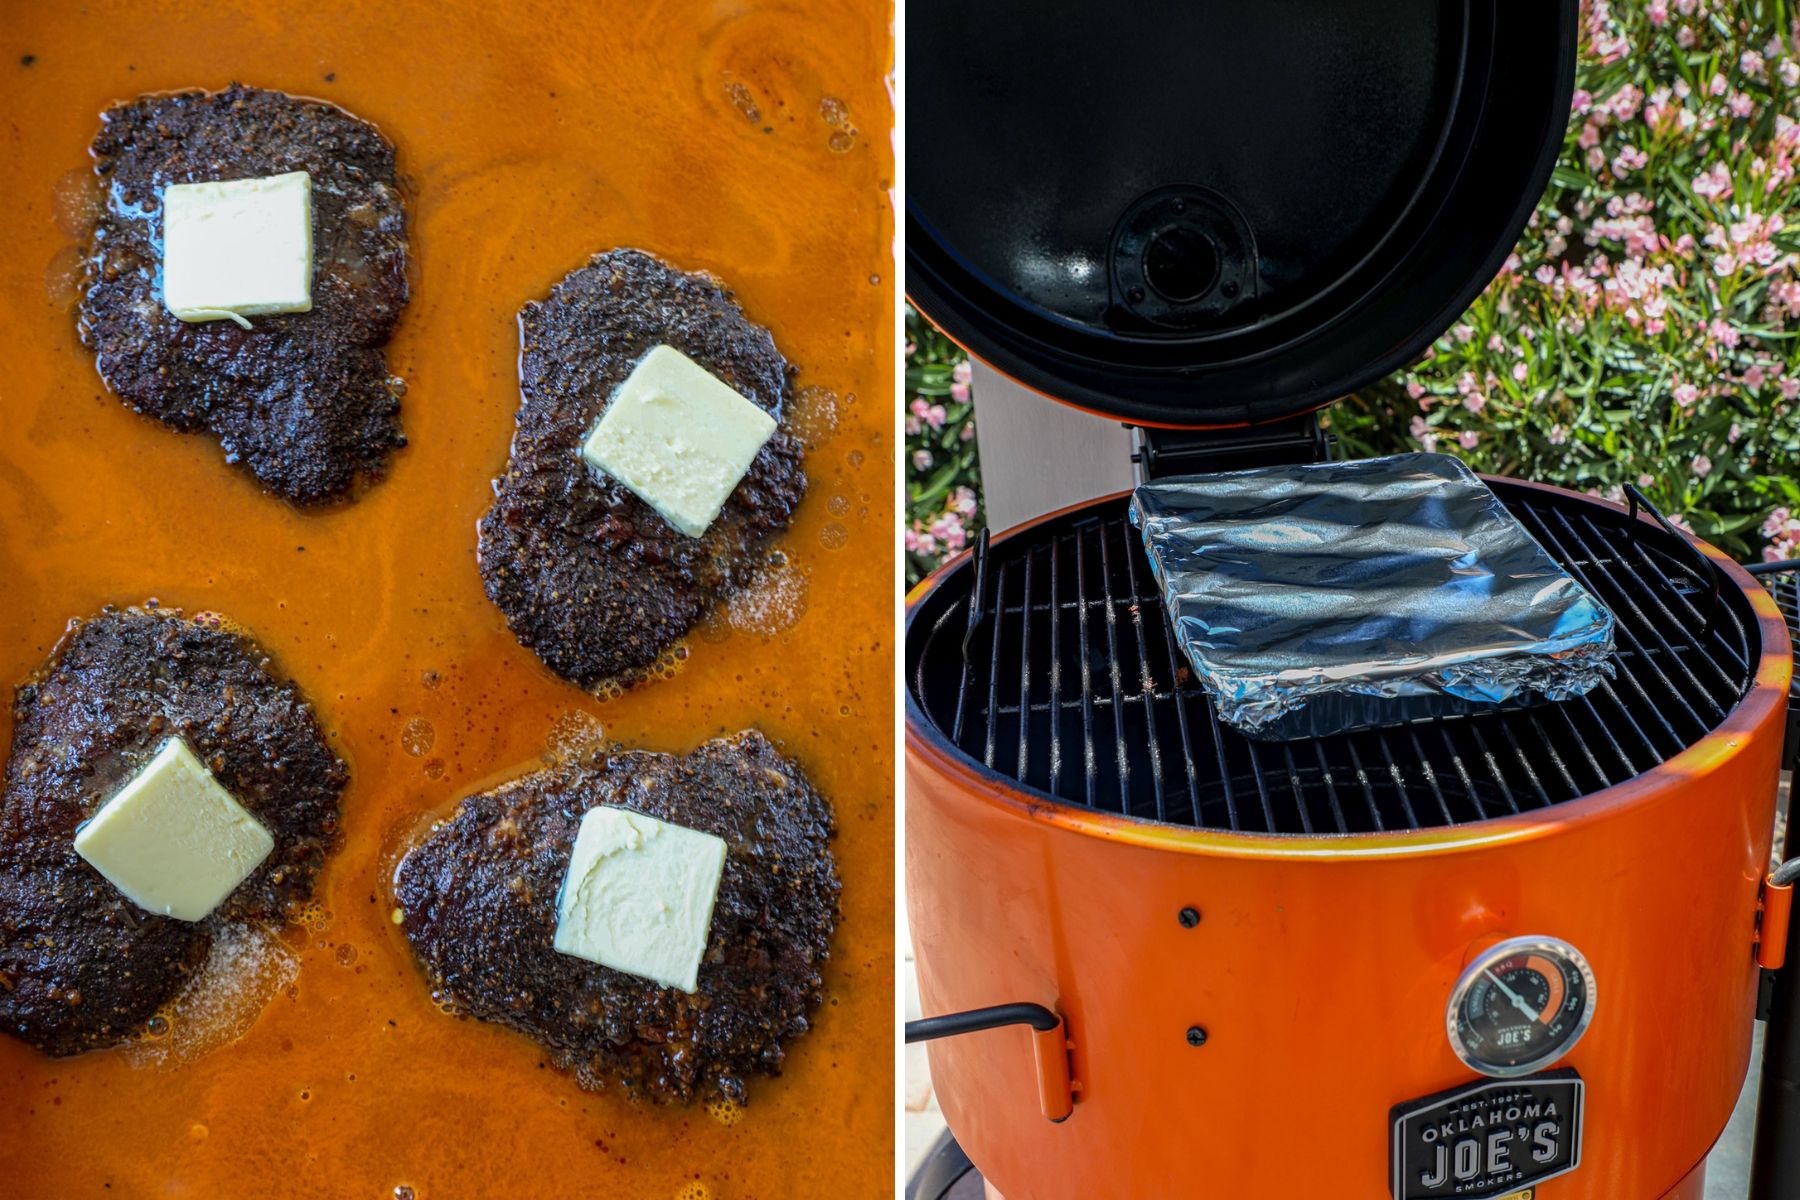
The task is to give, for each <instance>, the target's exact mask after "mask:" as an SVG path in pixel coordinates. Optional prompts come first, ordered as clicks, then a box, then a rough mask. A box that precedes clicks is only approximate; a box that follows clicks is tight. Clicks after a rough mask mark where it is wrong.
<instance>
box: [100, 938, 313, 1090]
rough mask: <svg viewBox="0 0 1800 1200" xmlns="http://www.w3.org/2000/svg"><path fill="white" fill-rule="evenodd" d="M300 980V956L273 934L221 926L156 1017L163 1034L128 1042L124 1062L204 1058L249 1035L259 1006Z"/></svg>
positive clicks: (165, 1063)
mask: <svg viewBox="0 0 1800 1200" xmlns="http://www.w3.org/2000/svg"><path fill="white" fill-rule="evenodd" d="M299 975H300V959H299V956H298V955H296V954H295V953H294V952H293V951H292V950H289V949H288V948H287V947H286V946H285V945H283V944H282V942H281V939H280V938H279V937H278V936H276V934H275V932H274V931H273V930H270V929H265V928H263V927H262V926H258V925H242V924H235V923H234V924H223V923H221V924H220V925H219V927H218V928H217V930H216V931H215V933H214V937H213V944H212V951H211V953H209V954H208V955H207V957H206V962H205V963H204V964H203V965H202V966H201V968H200V970H199V971H198V972H197V973H196V974H195V976H194V978H193V979H192V980H191V981H190V982H189V983H188V985H187V987H186V988H184V989H182V992H181V994H180V995H178V996H176V997H175V999H174V1000H172V1001H170V1003H169V1004H168V1005H167V1006H166V1007H164V1009H163V1010H162V1011H161V1012H159V1013H158V1014H157V1017H160V1018H161V1019H162V1021H163V1022H164V1028H165V1029H166V1032H165V1033H163V1034H162V1035H161V1036H150V1037H140V1038H138V1039H137V1040H136V1041H133V1042H129V1043H127V1044H126V1045H125V1047H124V1049H123V1050H122V1053H123V1054H124V1056H125V1061H127V1062H129V1063H130V1064H131V1065H132V1066H134V1067H139V1068H161V1069H165V1070H166V1069H169V1068H173V1067H179V1066H183V1065H185V1064H187V1063H191V1062H194V1061H196V1060H197V1059H200V1058H203V1057H204V1056H206V1055H208V1054H210V1053H212V1052H213V1051H214V1050H217V1049H219V1048H220V1047H221V1046H226V1045H229V1044H230V1043H232V1042H235V1041H237V1040H238V1039H239V1038H240V1037H242V1036H244V1034H246V1033H248V1032H249V1030H250V1027H251V1026H252V1025H254V1024H256V1018H257V1017H258V1016H259V1015H261V1013H262V1010H263V1007H264V1006H265V1005H267V1004H268V1003H269V1001H271V1000H273V999H274V998H275V996H276V995H277V993H279V992H280V991H281V990H282V989H283V988H287V987H289V986H291V985H292V984H293V982H294V981H295V980H296V979H297V978H299Z"/></svg>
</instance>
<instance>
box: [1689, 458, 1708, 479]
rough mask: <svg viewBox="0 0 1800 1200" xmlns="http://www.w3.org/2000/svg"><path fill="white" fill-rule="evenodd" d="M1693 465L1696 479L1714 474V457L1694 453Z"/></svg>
mask: <svg viewBox="0 0 1800 1200" xmlns="http://www.w3.org/2000/svg"><path fill="white" fill-rule="evenodd" d="M1692 466H1693V468H1694V478H1695V479H1705V478H1706V477H1707V476H1708V475H1710V474H1712V459H1710V458H1708V457H1706V455H1704V454H1696V455H1694V461H1693V464H1692Z"/></svg>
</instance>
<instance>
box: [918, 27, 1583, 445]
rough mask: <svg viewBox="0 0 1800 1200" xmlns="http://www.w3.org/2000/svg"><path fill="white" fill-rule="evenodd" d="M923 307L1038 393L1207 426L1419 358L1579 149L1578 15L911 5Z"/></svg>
mask: <svg viewBox="0 0 1800 1200" xmlns="http://www.w3.org/2000/svg"><path fill="white" fill-rule="evenodd" d="M907 21H908V32H907V71H908V79H907V89H906V91H907V104H906V120H907V162H908V168H907V169H908V182H907V196H906V269H907V280H906V283H907V291H908V293H909V294H910V295H911V296H912V298H913V300H914V302H915V303H916V304H918V306H919V307H920V308H921V309H922V310H923V311H924V312H925V313H926V315H927V316H929V317H930V318H931V319H932V320H933V321H934V322H936V323H937V324H938V325H939V326H940V327H941V328H942V329H943V330H944V331H945V332H946V333H948V334H949V335H950V336H951V337H952V338H954V339H956V340H957V341H958V342H960V343H962V344H963V345H964V346H965V347H966V348H967V349H968V350H970V351H971V352H972V353H974V354H975V355H977V356H978V357H980V358H982V359H984V360H986V361H987V362H989V363H992V364H993V365H994V366H996V367H998V368H999V369H1000V370H1002V371H1004V372H1006V373H1007V374H1009V375H1011V376H1013V377H1014V378H1015V379H1018V380H1019V381H1021V382H1022V383H1025V384H1027V385H1029V386H1031V387H1033V388H1036V389H1038V390H1039V391H1042V392H1045V393H1048V394H1049V395H1051V396H1053V397H1055V398H1057V399H1059V400H1065V401H1068V402H1069V403H1072V404H1075V405H1077V406H1079V407H1082V408H1087V409H1091V410H1094V411H1096V412H1100V413H1102V414H1105V415H1107V416H1111V417H1116V418H1119V419H1120V420H1124V421H1129V422H1133V423H1140V424H1149V425H1169V426H1180V427H1202V426H1220V425H1237V424H1243V423H1246V422H1260V421H1268V420H1275V419H1279V418H1281V417H1287V416H1293V415H1296V414H1299V413H1303V412H1307V411H1309V410H1311V409H1314V408H1317V407H1319V406H1320V405H1322V404H1326V403H1329V402H1330V401H1332V400H1334V399H1336V398H1338V397H1339V396H1343V395H1345V394H1347V393H1349V392H1352V391H1354V390H1355V389H1357V388H1358V387H1361V386H1363V385H1365V384H1367V383H1369V382H1371V381H1373V380H1375V379H1378V378H1380V377H1381V376H1383V375H1385V374H1387V373H1388V372H1390V371H1393V370H1395V369H1396V368H1398V367H1400V366H1402V365H1404V364H1405V363H1407V362H1409V361H1411V360H1412V359H1413V358H1415V357H1416V356H1417V355H1418V354H1419V353H1420V352H1421V351H1422V350H1423V349H1424V348H1425V347H1426V346H1427V345H1428V344H1429V343H1430V342H1431V341H1432V340H1433V339H1434V338H1436V337H1437V336H1438V335H1439V334H1440V333H1442V332H1443V331H1444V330H1445V329H1446V328H1448V327H1449V325H1450V323H1451V322H1452V321H1454V320H1455V319H1456V318H1457V316H1458V315H1460V314H1461V312H1462V311H1463V310H1464V309H1465V308H1466V307H1467V306H1468V304H1469V302H1470V301H1471V300H1473V299H1474V297H1475V296H1476V295H1477V294H1478V293H1479V292H1480V291H1481V289H1482V288H1483V287H1484V286H1486V284H1487V283H1488V281H1489V280H1490V279H1492V278H1493V276H1494V274H1495V273H1496V272H1497V271H1498V270H1499V268H1500V265H1501V263H1502V262H1503V261H1504V260H1505V258H1506V255H1507V254H1508V253H1509V252H1510V250H1511V249H1512V246H1513V243H1514V242H1515V241H1516V240H1517V238H1518V235H1519V232H1520V230H1522V229H1523V228H1524V226H1525V222H1526V220H1527V219H1528V218H1529V217H1530V215H1531V211H1532V208H1533V207H1534V206H1535V204H1536V202H1537V198H1538V196H1539V195H1540V194H1541V193H1542V191H1543V189H1544V184H1545V183H1546V181H1547V180H1548V179H1549V177H1550V171H1551V168H1552V167H1553V166H1554V164H1555V161H1556V155H1557V151H1558V149H1559V148H1560V146H1561V145H1562V139H1563V133H1564V129H1565V127H1566V125H1567V119H1568V113H1569V98H1570V94H1571V91H1572V89H1573V87H1574V76H1575V45H1576V0H1465V2H1463V3H1455V2H1443V0H981V2H980V3H966V2H965V0H918V2H917V3H914V4H913V5H911V6H910V7H909V8H908V10H907Z"/></svg>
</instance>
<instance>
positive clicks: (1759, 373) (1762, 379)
mask: <svg viewBox="0 0 1800 1200" xmlns="http://www.w3.org/2000/svg"><path fill="white" fill-rule="evenodd" d="M1768 380H1769V376H1768V372H1766V371H1764V370H1763V369H1762V366H1761V364H1757V365H1754V366H1752V367H1751V368H1750V369H1749V370H1747V371H1745V372H1744V384H1745V386H1747V387H1751V388H1759V387H1761V386H1762V385H1763V384H1765V383H1767V382H1768Z"/></svg>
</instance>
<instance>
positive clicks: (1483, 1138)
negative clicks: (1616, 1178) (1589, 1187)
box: [1390, 1070, 1584, 1200]
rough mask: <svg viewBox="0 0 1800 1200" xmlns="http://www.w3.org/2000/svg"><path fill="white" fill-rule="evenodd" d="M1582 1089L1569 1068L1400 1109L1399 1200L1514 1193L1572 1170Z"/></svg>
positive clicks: (1460, 1199) (1396, 1135)
mask: <svg viewBox="0 0 1800 1200" xmlns="http://www.w3.org/2000/svg"><path fill="white" fill-rule="evenodd" d="M1583 1087H1584V1085H1583V1084H1582V1081H1581V1077H1580V1076H1579V1075H1577V1074H1576V1073H1575V1072H1574V1071H1572V1070H1563V1071H1546V1072H1544V1073H1543V1074H1540V1075H1531V1076H1527V1077H1525V1078H1523V1079H1506V1080H1483V1081H1481V1082H1478V1083H1473V1084H1468V1085H1466V1086H1463V1087H1459V1088H1452V1089H1451V1090H1449V1091H1446V1092H1438V1093H1437V1094H1435V1095H1431V1096H1426V1097H1423V1098H1422V1099H1419V1100H1412V1101H1408V1102H1407V1103H1405V1104H1398V1105H1395V1106H1394V1108H1393V1110H1392V1111H1391V1113H1390V1118H1391V1121H1392V1128H1393V1142H1392V1147H1393V1148H1392V1162H1393V1179H1392V1182H1391V1187H1392V1190H1393V1194H1394V1197H1395V1200H1451V1198H1456V1200H1481V1198H1483V1197H1499V1196H1511V1195H1513V1194H1514V1193H1516V1192H1519V1191H1522V1190H1524V1189H1525V1188H1529V1187H1533V1186H1535V1185H1537V1184H1539V1183H1541V1182H1543V1181H1544V1180H1546V1179H1551V1178H1554V1177H1555V1176H1557V1175H1562V1174H1564V1173H1566V1172H1569V1171H1572V1170H1574V1169H1575V1168H1576V1166H1578V1165H1579V1164H1580V1161H1581V1102H1582V1091H1583Z"/></svg>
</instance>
